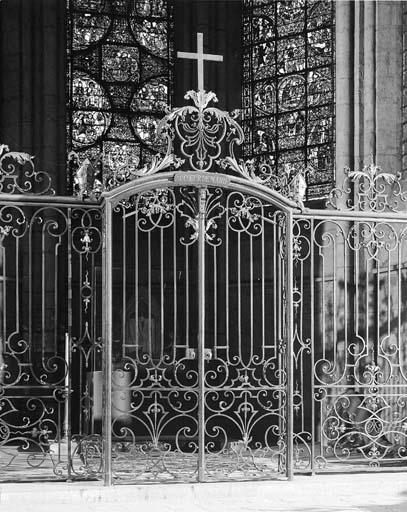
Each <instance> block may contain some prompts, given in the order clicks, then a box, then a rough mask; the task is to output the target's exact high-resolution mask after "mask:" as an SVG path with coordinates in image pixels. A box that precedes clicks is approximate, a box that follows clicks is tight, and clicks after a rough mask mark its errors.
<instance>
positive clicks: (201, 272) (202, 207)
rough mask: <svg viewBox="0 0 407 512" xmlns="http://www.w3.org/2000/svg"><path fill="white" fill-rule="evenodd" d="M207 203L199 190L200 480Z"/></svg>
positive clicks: (202, 472) (201, 476) (201, 471)
mask: <svg viewBox="0 0 407 512" xmlns="http://www.w3.org/2000/svg"><path fill="white" fill-rule="evenodd" d="M205 203H206V189H205V188H200V189H199V190H198V441H199V455H198V457H199V460H198V480H199V481H200V482H202V481H204V479H205V390H204V386H205V373H204V372H205V358H204V348H205V206H206V205H205Z"/></svg>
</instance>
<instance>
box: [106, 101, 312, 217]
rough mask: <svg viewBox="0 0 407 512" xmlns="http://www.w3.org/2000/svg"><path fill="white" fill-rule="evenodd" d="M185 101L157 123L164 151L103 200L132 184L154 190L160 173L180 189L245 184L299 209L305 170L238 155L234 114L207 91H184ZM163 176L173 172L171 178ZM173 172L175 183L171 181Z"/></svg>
mask: <svg viewBox="0 0 407 512" xmlns="http://www.w3.org/2000/svg"><path fill="white" fill-rule="evenodd" d="M185 99H187V100H190V101H191V102H192V104H190V105H185V106H182V107H176V108H173V109H172V110H169V111H168V112H167V114H166V115H165V116H164V117H163V118H162V119H161V120H160V122H159V123H158V126H157V139H158V140H159V141H160V143H161V144H162V146H163V147H164V148H165V150H164V151H163V152H162V154H157V155H155V156H154V157H153V158H152V160H151V162H149V163H148V164H146V165H145V166H144V167H142V168H141V169H138V170H136V171H133V172H132V180H131V181H130V182H128V183H125V184H123V185H121V186H120V187H118V188H116V189H114V190H111V191H109V192H105V193H104V197H105V198H106V199H108V198H113V197H115V198H118V197H120V196H122V197H123V196H125V195H126V193H134V192H135V186H136V188H139V187H141V188H144V189H145V188H146V187H147V186H148V183H149V179H151V185H152V186H157V183H158V182H161V181H162V180H160V177H159V176H160V175H161V174H163V173H165V174H166V177H165V178H166V179H169V180H170V181H172V182H174V181H175V182H177V181H178V182H179V183H181V181H183V184H185V185H186V184H189V185H201V186H202V185H203V186H204V185H206V186H209V185H211V184H212V185H214V186H232V185H237V186H238V188H244V187H245V186H246V187H247V189H248V190H251V191H252V192H253V191H254V190H258V193H259V194H260V195H263V196H264V195H267V196H268V198H269V199H271V200H272V201H273V202H275V203H276V204H278V205H280V206H285V207H288V208H295V207H297V206H299V207H300V208H303V201H304V199H305V192H306V180H305V175H306V173H307V172H308V169H305V168H304V169H302V170H298V169H296V170H295V171H294V169H292V168H290V167H289V166H288V165H287V166H286V167H285V168H284V171H283V172H282V173H280V174H279V173H276V172H274V170H273V167H272V166H271V165H270V164H268V163H267V162H264V163H258V162H256V161H255V160H254V159H248V160H244V159H242V158H240V157H238V156H237V154H236V153H237V152H238V148H239V147H240V146H241V145H242V143H243V141H244V134H243V129H242V127H241V126H240V124H239V123H238V116H239V112H238V111H234V112H232V113H229V112H226V111H223V110H220V109H218V108H216V107H215V106H214V104H216V103H217V101H218V99H217V97H216V94H215V93H214V92H211V91H209V92H206V91H198V92H197V91H188V92H187V93H186V95H185ZM168 172H172V173H174V174H173V176H172V178H171V177H170V176H169V175H168V174H167V173H168ZM178 173H179V179H177V178H176V177H174V176H175V175H176V174H177V175H178ZM187 174H188V177H187ZM209 175H212V176H213V178H210V177H209ZM205 177H206V178H205ZM153 178H154V179H153ZM163 178H164V176H163ZM142 179H143V181H142V182H140V180H142ZM160 185H162V183H160Z"/></svg>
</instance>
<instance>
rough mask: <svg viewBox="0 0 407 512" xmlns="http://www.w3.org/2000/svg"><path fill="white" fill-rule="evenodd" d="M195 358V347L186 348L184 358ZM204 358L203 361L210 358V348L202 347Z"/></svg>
mask: <svg viewBox="0 0 407 512" xmlns="http://www.w3.org/2000/svg"><path fill="white" fill-rule="evenodd" d="M196 358H197V355H196V351H195V349H194V348H187V349H186V351H185V359H196ZM204 359H205V361H209V360H210V359H212V349H210V348H205V349H204Z"/></svg>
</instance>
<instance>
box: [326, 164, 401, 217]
mask: <svg viewBox="0 0 407 512" xmlns="http://www.w3.org/2000/svg"><path fill="white" fill-rule="evenodd" d="M344 176H345V177H344V180H343V183H342V186H339V187H334V188H333V189H332V190H331V192H330V194H329V198H328V201H327V206H328V207H331V208H335V209H336V210H342V209H347V210H351V211H353V210H363V211H372V212H384V211H391V212H397V211H399V208H400V203H403V202H406V201H407V191H403V190H402V183H401V173H399V172H398V173H396V174H391V173H388V172H384V171H382V168H381V167H380V166H378V165H376V163H375V162H374V158H373V156H372V157H371V163H370V164H369V165H365V166H364V167H363V169H362V170H361V171H351V170H350V168H349V167H345V168H344Z"/></svg>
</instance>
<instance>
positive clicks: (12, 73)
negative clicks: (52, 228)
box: [0, 0, 66, 193]
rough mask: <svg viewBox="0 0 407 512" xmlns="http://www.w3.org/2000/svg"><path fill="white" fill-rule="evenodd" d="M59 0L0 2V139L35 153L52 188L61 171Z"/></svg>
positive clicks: (60, 184)
mask: <svg viewBox="0 0 407 512" xmlns="http://www.w3.org/2000/svg"><path fill="white" fill-rule="evenodd" d="M65 8H66V6H65V1H64V0H35V1H30V0H28V1H27V0H2V1H1V2H0V72H1V80H0V143H3V144H8V145H9V146H10V149H11V150H13V151H26V152H28V153H30V154H33V155H35V164H36V168H37V169H38V170H44V171H46V172H48V173H49V174H50V175H51V176H52V179H53V184H54V185H53V186H54V188H55V189H56V191H57V193H64V191H65V183H66V175H65V172H66V170H65V167H66V166H65V131H66V122H65V104H66V98H65V91H66V88H65V84H66V73H65V55H66V38H65Z"/></svg>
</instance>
